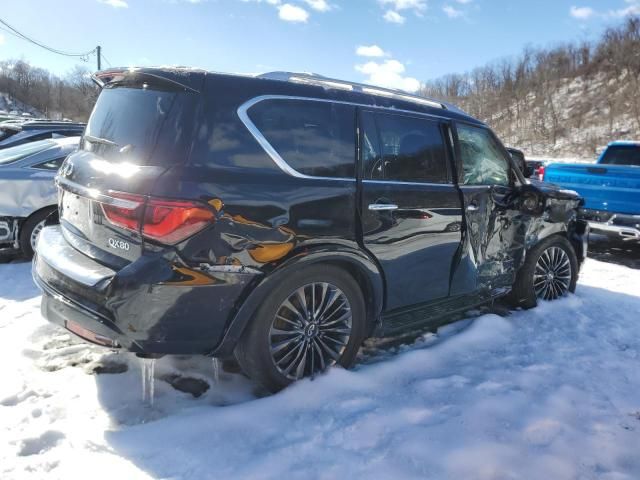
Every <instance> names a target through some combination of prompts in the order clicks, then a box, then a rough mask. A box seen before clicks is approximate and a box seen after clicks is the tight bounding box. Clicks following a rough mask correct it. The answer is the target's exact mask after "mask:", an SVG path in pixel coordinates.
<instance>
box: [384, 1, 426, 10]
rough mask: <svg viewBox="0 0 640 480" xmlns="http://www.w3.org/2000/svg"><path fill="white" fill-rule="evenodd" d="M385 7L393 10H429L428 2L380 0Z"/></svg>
mask: <svg viewBox="0 0 640 480" xmlns="http://www.w3.org/2000/svg"><path fill="white" fill-rule="evenodd" d="M378 1H379V2H380V4H381V5H382V6H383V7H387V6H390V8H391V9H392V10H395V11H398V10H415V11H419V12H421V11H424V10H426V9H427V0H378Z"/></svg>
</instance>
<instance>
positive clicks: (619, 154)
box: [600, 145, 640, 167]
mask: <svg viewBox="0 0 640 480" xmlns="http://www.w3.org/2000/svg"><path fill="white" fill-rule="evenodd" d="M600 163H602V164H605V165H632V166H636V167H640V145H618V146H615V147H609V148H607V150H606V151H605V152H604V155H603V156H602V159H601V160H600Z"/></svg>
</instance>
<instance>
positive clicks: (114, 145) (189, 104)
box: [57, 69, 204, 268]
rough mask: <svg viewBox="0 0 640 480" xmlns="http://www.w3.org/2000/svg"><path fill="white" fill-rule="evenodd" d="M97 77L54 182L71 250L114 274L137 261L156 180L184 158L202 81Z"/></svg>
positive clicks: (177, 75)
mask: <svg viewBox="0 0 640 480" xmlns="http://www.w3.org/2000/svg"><path fill="white" fill-rule="evenodd" d="M96 78H97V79H98V80H99V81H100V82H101V83H102V84H103V89H102V92H101V94H100V96H99V98H98V100H97V102H96V105H95V107H94V110H93V112H92V114H91V117H90V119H89V122H88V124H87V127H86V131H85V134H84V136H83V138H82V140H81V143H80V148H79V150H78V152H76V153H74V154H73V155H71V156H69V157H68V158H67V160H66V161H65V162H64V164H63V165H62V167H61V168H60V171H59V174H58V177H57V182H58V187H59V197H58V202H59V208H60V223H61V225H62V228H63V233H64V235H65V238H66V239H67V241H68V242H69V243H70V244H72V245H73V246H74V247H75V248H76V249H78V250H80V251H81V252H83V253H84V254H86V255H88V256H90V257H92V258H94V259H96V260H98V261H99V262H101V263H103V264H106V265H109V266H112V267H115V268H121V267H123V266H125V265H126V264H128V263H129V262H131V261H133V260H135V259H136V258H138V257H140V256H141V255H142V251H143V235H142V228H143V225H142V220H143V218H144V215H145V210H146V209H147V206H148V203H149V198H148V194H149V193H150V192H151V190H152V189H153V185H154V183H155V181H156V180H157V179H158V178H159V177H160V176H161V175H162V174H163V173H164V172H165V171H167V169H169V168H171V167H173V166H176V165H180V164H182V163H183V162H185V161H186V160H187V158H188V155H189V151H190V148H191V143H192V134H193V131H194V123H195V117H196V115H195V113H196V110H197V108H198V105H199V101H200V94H199V89H200V88H201V85H202V84H203V80H204V74H203V73H202V72H193V71H176V70H158V69H144V70H110V71H107V72H99V73H98V74H97V75H96ZM165 207H166V206H165ZM166 208H168V209H169V213H170V214H172V212H171V209H172V208H173V207H172V206H171V205H169V206H168V207H166ZM176 208H180V206H179V205H178V206H177V207H176ZM163 212H164V211H163ZM163 212H160V213H161V214H162V215H164V216H165V217H166V216H167V213H166V212H164V213H163ZM169 216H170V215H169ZM163 218H164V217H163Z"/></svg>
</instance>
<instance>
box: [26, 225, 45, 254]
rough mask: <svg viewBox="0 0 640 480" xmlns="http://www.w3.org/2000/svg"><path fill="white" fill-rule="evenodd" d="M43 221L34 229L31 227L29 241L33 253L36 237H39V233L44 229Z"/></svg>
mask: <svg viewBox="0 0 640 480" xmlns="http://www.w3.org/2000/svg"><path fill="white" fill-rule="evenodd" d="M44 222H45V221H44V220H42V221H41V222H39V223H37V224H36V226H35V227H33V231H32V232H31V238H30V239H29V241H30V242H31V249H32V250H33V251H34V252H35V251H36V245H37V243H38V236H40V232H41V231H42V229H43V228H44Z"/></svg>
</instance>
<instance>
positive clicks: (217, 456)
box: [0, 260, 640, 480]
mask: <svg viewBox="0 0 640 480" xmlns="http://www.w3.org/2000/svg"><path fill="white" fill-rule="evenodd" d="M0 362H1V365H2V369H1V372H2V375H1V377H0V378H1V380H0V478H2V479H22V478H28V479H44V478H47V479H65V480H69V479H75V478H92V479H95V478H105V479H106V478H108V479H113V478H125V479H128V480H129V479H139V478H171V479H207V478H224V479H228V478H252V479H253V478H258V479H259V478H321V479H333V478H349V479H355V478H375V479H385V478H389V479H400V478H433V479H447V478H451V479H518V478H526V479H554V480H557V479H574V478H580V479H616V480H619V479H638V478H640V454H639V453H640V270H634V269H631V268H627V267H625V266H621V265H613V264H609V263H603V262H599V261H596V260H588V262H587V263H586V265H585V268H584V270H583V274H582V276H581V279H580V284H579V287H578V291H577V294H576V295H574V296H571V297H569V298H566V299H563V300H561V301H558V302H555V303H547V304H543V305H541V306H540V307H539V308H537V309H534V310H531V311H527V312H523V311H518V312H514V313H512V314H511V315H509V316H507V317H501V316H497V315H495V314H485V315H481V316H477V317H471V318H470V319H466V320H462V321H460V322H457V323H456V324H453V325H451V326H449V327H445V328H443V329H440V331H439V332H438V334H437V335H432V334H428V335H424V336H422V337H421V338H419V339H418V340H417V341H415V342H414V343H412V344H411V345H408V346H405V347H400V348H397V350H395V351H385V352H384V353H383V354H380V355H377V356H374V357H373V358H372V357H370V356H365V357H364V358H363V361H362V362H361V363H360V365H359V366H358V367H357V368H355V369H354V370H353V371H343V370H338V369H334V370H333V371H331V372H330V373H329V374H327V375H324V376H322V377H320V378H316V379H315V380H314V381H304V382H301V383H299V384H297V385H295V386H293V387H291V388H289V389H287V390H286V391H284V392H281V393H280V394H278V395H273V396H267V397H262V396H260V395H257V393H259V392H257V389H256V388H255V387H254V386H253V385H252V384H251V383H250V382H249V381H248V380H246V379H245V378H244V377H242V376H240V375H237V374H230V373H226V372H222V373H221V374H220V378H219V381H218V382H217V383H216V382H215V378H214V370H213V368H212V364H211V360H208V359H192V358H180V359H175V358H174V359H168V358H165V359H161V360H159V361H157V363H156V365H155V377H156V380H155V401H154V404H153V405H152V406H151V405H150V404H149V402H146V403H145V402H143V401H142V399H141V380H140V377H141V373H140V370H141V367H140V362H139V360H137V359H135V358H131V357H130V356H129V355H125V354H115V353H110V352H106V353H105V351H103V350H101V349H98V348H94V347H89V346H86V345H84V344H82V343H79V342H77V341H76V340H75V339H74V338H72V337H71V336H70V335H69V334H67V333H65V332H64V331H63V330H61V329H58V328H56V327H53V326H50V325H48V324H47V323H46V322H45V321H44V320H43V319H42V318H41V316H40V314H39V297H38V292H37V290H36V289H35V287H34V286H33V284H32V283H31V279H30V273H29V264H27V263H13V264H9V265H0ZM125 368H126V369H127V371H126V372H124V373H101V374H97V373H95V372H96V371H104V370H107V371H112V372H113V371H122V370H124V369H125ZM176 378H183V379H185V378H188V379H190V380H185V381H187V382H192V383H196V384H198V381H204V382H206V383H207V384H209V385H210V388H209V389H208V390H207V391H206V392H205V393H204V394H203V395H202V396H200V397H199V398H194V397H193V396H192V395H191V394H189V393H183V392H180V391H177V390H176V389H174V388H173V387H172V386H171V385H169V383H168V382H167V380H171V379H173V381H174V382H173V383H176V382H175V379H176ZM200 383H201V384H202V385H204V383H203V382H200Z"/></svg>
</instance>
